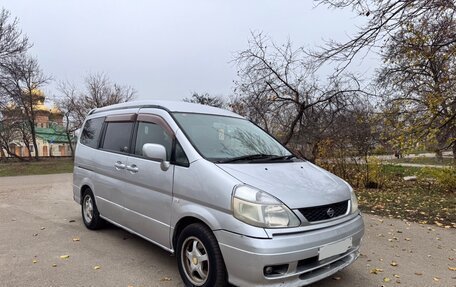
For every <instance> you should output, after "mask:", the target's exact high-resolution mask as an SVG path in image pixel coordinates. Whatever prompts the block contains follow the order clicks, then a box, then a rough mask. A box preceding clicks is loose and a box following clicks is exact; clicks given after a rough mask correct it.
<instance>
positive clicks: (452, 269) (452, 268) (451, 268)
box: [448, 266, 456, 271]
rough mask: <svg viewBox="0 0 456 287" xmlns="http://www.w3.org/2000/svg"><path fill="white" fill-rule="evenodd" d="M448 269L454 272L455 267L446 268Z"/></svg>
mask: <svg viewBox="0 0 456 287" xmlns="http://www.w3.org/2000/svg"><path fill="white" fill-rule="evenodd" d="M448 269H449V270H450V271H456V267H450V266H448Z"/></svg>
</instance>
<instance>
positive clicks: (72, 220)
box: [68, 219, 76, 222]
mask: <svg viewBox="0 0 456 287" xmlns="http://www.w3.org/2000/svg"><path fill="white" fill-rule="evenodd" d="M75 221H76V220H74V219H71V220H70V221H68V222H75Z"/></svg>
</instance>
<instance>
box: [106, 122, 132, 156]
mask: <svg viewBox="0 0 456 287" xmlns="http://www.w3.org/2000/svg"><path fill="white" fill-rule="evenodd" d="M132 130H133V122H108V123H107V126H106V132H105V136H104V141H103V146H102V148H103V149H106V150H110V151H114V152H125V153H128V152H130V137H131V131H132Z"/></svg>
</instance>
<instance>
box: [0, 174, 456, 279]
mask: <svg viewBox="0 0 456 287" xmlns="http://www.w3.org/2000/svg"><path fill="white" fill-rule="evenodd" d="M71 180H72V177H71V174H60V175H42V176H21V177H3V178H0V286H124V287H127V286H134V287H138V286H143V287H147V286H183V284H182V282H181V280H180V277H179V274H178V271H177V266H176V262H175V261H176V259H175V257H172V256H170V255H169V254H168V253H167V252H165V251H163V250H162V249H160V248H158V247H156V246H154V245H153V244H151V243H149V242H147V241H145V240H143V239H141V238H139V237H137V236H134V235H131V234H129V233H128V232H125V231H123V230H121V229H119V228H116V227H113V226H109V227H107V228H106V229H103V230H100V231H96V232H94V231H89V230H87V229H86V228H85V227H84V225H83V223H82V221H81V217H80V207H79V206H78V205H77V204H76V203H75V202H74V201H73V200H72V190H71ZM364 218H365V222H366V235H365V238H364V242H363V246H362V250H361V253H362V255H361V257H360V258H359V259H358V260H357V261H356V262H355V263H354V264H353V265H352V266H350V267H348V268H347V269H345V270H343V271H341V272H339V273H337V274H335V275H334V276H332V277H331V278H328V279H326V280H324V281H321V282H318V283H317V284H313V285H312V286H313V287H323V286H326V287H334V286H347V287H348V286H350V287H352V286H360V287H361V286H362V287H370V286H413V287H415V286H445V287H447V286H448V287H451V286H456V271H452V270H450V268H449V267H456V230H455V229H444V228H440V227H436V226H430V225H421V224H416V223H407V222H403V221H399V220H392V219H385V218H380V217H376V216H371V215H365V217H364ZM66 255H68V256H69V257H68V258H63V259H62V258H60V256H64V257H66ZM375 273H377V274H375Z"/></svg>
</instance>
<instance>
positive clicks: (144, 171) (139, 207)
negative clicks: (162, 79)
mask: <svg viewBox="0 0 456 287" xmlns="http://www.w3.org/2000/svg"><path fill="white" fill-rule="evenodd" d="M173 140H174V133H173V132H172V130H171V128H169V126H168V125H167V123H166V122H165V121H164V120H163V119H162V118H161V117H159V116H157V115H154V114H139V115H138V119H137V123H136V132H135V135H134V139H133V142H134V151H133V154H131V155H130V156H129V157H128V159H127V166H126V177H127V181H126V184H127V188H125V189H124V190H123V198H124V203H125V208H126V209H125V220H126V222H127V226H128V228H130V229H132V230H133V231H135V232H137V233H139V234H141V235H143V236H145V237H147V238H148V239H149V240H151V241H153V242H155V243H156V244H158V245H160V246H162V247H164V248H170V241H169V229H170V220H171V203H172V189H173V172H174V167H173V166H172V165H171V166H169V168H168V169H166V170H163V169H162V167H161V164H160V162H159V161H154V160H151V159H148V158H145V157H144V156H143V153H142V147H143V145H144V144H146V143H154V144H161V145H163V146H164V147H165V149H166V153H167V161H169V160H170V158H171V151H172V146H173Z"/></svg>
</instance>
